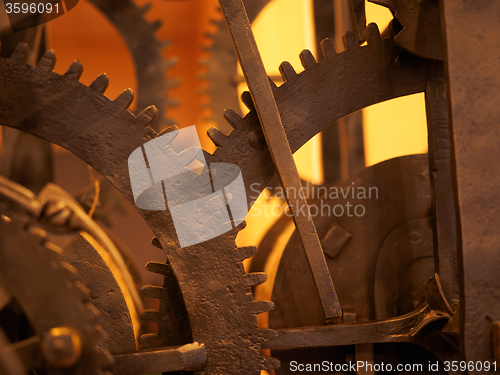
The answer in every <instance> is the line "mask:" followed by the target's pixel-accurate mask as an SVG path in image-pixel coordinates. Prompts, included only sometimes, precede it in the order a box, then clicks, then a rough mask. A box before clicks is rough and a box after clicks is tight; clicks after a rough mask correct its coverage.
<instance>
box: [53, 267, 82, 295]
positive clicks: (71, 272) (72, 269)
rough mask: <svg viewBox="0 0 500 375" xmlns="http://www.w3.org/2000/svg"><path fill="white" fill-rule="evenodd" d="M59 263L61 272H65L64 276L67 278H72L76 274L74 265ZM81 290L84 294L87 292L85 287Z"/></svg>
mask: <svg viewBox="0 0 500 375" xmlns="http://www.w3.org/2000/svg"><path fill="white" fill-rule="evenodd" d="M59 265H60V266H61V270H62V272H65V273H66V276H67V278H68V279H70V280H71V279H74V278H75V277H76V276H77V275H78V270H77V269H76V268H75V267H73V266H72V265H71V264H69V263H66V262H60V263H59ZM75 284H77V283H75ZM80 284H81V283H80ZM82 286H83V284H82ZM82 290H83V292H84V293H86V294H87V293H88V292H89V290H88V289H87V288H85V287H84V289H82Z"/></svg>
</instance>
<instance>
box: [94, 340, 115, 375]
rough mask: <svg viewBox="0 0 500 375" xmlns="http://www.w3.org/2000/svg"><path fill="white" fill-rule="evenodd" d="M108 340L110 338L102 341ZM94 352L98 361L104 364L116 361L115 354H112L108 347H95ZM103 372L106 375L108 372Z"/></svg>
mask: <svg viewBox="0 0 500 375" xmlns="http://www.w3.org/2000/svg"><path fill="white" fill-rule="evenodd" d="M107 340H108V339H106V340H100V341H107ZM93 352H94V353H93V355H95V357H96V361H97V362H99V363H101V364H102V366H106V365H111V364H113V363H114V359H113V356H112V355H111V353H110V352H109V350H108V349H104V348H98V347H95V348H93ZM102 374H103V375H104V374H106V372H102Z"/></svg>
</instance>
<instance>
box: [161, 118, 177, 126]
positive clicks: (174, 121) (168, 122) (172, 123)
mask: <svg viewBox="0 0 500 375" xmlns="http://www.w3.org/2000/svg"><path fill="white" fill-rule="evenodd" d="M178 122H179V121H177V119H169V118H167V119H164V120H163V124H164V125H165V126H168V127H171V126H176V125H177V123H178Z"/></svg>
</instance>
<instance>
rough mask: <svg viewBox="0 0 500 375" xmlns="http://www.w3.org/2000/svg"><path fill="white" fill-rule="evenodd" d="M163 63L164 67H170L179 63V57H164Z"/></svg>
mask: <svg viewBox="0 0 500 375" xmlns="http://www.w3.org/2000/svg"><path fill="white" fill-rule="evenodd" d="M163 63H164V64H165V67H166V68H172V67H174V66H176V65H177V64H178V63H179V58H178V57H177V56H172V57H169V58H168V59H166V60H165V61H164V62H163Z"/></svg>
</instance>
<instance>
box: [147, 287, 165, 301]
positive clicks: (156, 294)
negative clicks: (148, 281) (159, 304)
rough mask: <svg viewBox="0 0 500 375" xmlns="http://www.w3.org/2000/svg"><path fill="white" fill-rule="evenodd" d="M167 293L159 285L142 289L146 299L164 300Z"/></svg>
mask: <svg viewBox="0 0 500 375" xmlns="http://www.w3.org/2000/svg"><path fill="white" fill-rule="evenodd" d="M166 293H167V291H166V289H165V288H163V287H161V286H158V285H146V286H145V287H143V288H142V294H143V295H145V296H146V297H151V298H157V299H164V298H165V295H166Z"/></svg>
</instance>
